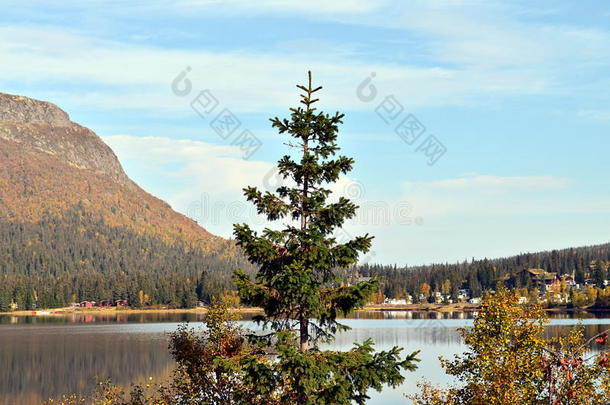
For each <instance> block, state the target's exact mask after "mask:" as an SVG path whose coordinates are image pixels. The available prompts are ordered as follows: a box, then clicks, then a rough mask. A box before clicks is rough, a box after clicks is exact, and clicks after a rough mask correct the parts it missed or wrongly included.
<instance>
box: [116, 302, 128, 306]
mask: <svg viewBox="0 0 610 405" xmlns="http://www.w3.org/2000/svg"><path fill="white" fill-rule="evenodd" d="M128 305H129V303H128V302H127V300H116V306H117V307H126V306H128Z"/></svg>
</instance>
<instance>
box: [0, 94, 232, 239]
mask: <svg viewBox="0 0 610 405" xmlns="http://www.w3.org/2000/svg"><path fill="white" fill-rule="evenodd" d="M76 205H79V206H82V207H84V208H85V209H86V210H87V211H88V212H90V213H92V214H94V215H96V216H97V217H99V218H101V219H103V220H104V221H105V222H106V223H107V224H109V225H111V226H117V227H125V228H129V229H132V230H135V231H136V232H138V233H140V234H151V235H155V236H160V237H162V238H163V239H164V240H166V241H168V242H170V243H171V242H172V241H175V240H177V239H180V240H186V241H191V242H193V243H196V244H198V245H201V246H203V247H205V249H206V250H215V248H216V247H218V246H219V245H222V244H225V241H224V240H223V239H221V238H218V237H216V236H214V235H211V234H210V233H208V232H207V231H205V230H204V229H203V228H201V227H199V226H198V225H197V224H196V223H195V222H194V221H192V220H191V219H189V218H187V217H185V216H183V215H181V214H179V213H177V212H175V211H173V210H172V209H171V207H170V206H169V205H168V204H167V203H165V202H163V201H161V200H159V199H158V198H155V197H154V196H152V195H150V194H148V193H146V192H145V191H144V190H142V189H141V188H140V187H138V186H137V184H135V183H134V182H133V181H132V180H130V179H129V177H127V175H126V174H125V172H124V171H123V169H122V167H121V164H120V163H119V161H118V159H117V157H116V155H115V154H114V152H113V151H112V150H111V149H110V147H108V145H106V144H105V143H104V142H103V141H102V140H101V139H100V138H99V137H98V136H97V135H96V134H95V133H94V132H93V131H91V130H89V129H87V128H85V127H83V126H80V125H78V124H76V123H74V122H72V121H70V119H69V117H68V114H66V113H65V112H64V111H62V110H61V109H60V108H59V107H57V106H56V105H54V104H51V103H48V102H44V101H38V100H33V99H30V98H27V97H21V96H14V95H9V94H4V93H0V220H6V219H9V220H10V219H17V220H21V221H24V220H25V221H38V220H40V219H41V218H43V217H44V216H45V215H47V214H53V215H61V214H62V212H65V211H66V210H68V209H70V208H71V207H74V206H76Z"/></svg>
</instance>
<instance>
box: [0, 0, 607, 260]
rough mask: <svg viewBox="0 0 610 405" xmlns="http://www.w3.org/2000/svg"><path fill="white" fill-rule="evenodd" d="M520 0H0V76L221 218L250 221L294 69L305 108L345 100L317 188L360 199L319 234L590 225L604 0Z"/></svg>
mask: <svg viewBox="0 0 610 405" xmlns="http://www.w3.org/2000/svg"><path fill="white" fill-rule="evenodd" d="M532 3H533V2H525V1H506V2H504V1H493V0H492V1H466V0H464V1H434V0H429V1H409V2H407V1H404V2H402V1H401V2H397V1H395V2H391V1H381V0H380V1H375V0H369V1H364V0H362V1H361V0H345V1H332V2H331V1H321V0H313V1H309V2H298V1H283V0H261V1H258V2H249V1H241V0H236V1H222V2H221V1H204V0H182V1H181V0H178V1H157V0H150V1H132V2H116V3H108V2H102V1H89V2H76V1H74V2H72V1H62V2H53V1H45V2H43V1H29V2H28V1H13V0H8V1H5V2H4V3H3V4H4V7H3V13H2V15H0V91H3V92H7V93H15V94H21V95H26V96H29V97H34V98H40V99H44V100H49V101H52V102H54V103H56V104H58V105H59V106H60V107H62V108H63V109H64V110H66V111H67V112H68V113H69V114H70V116H71V118H72V119H73V120H74V121H76V122H78V123H80V124H82V125H85V126H87V127H90V128H91V129H93V130H94V131H96V132H97V133H98V134H99V135H100V136H102V138H103V139H104V141H106V142H107V143H108V144H109V145H110V146H111V147H112V148H113V149H114V150H115V152H116V154H117V155H118V157H119V159H120V160H121V162H122V164H123V166H124V168H125V170H126V171H127V173H128V174H129V175H130V176H131V177H132V178H133V179H134V180H135V181H137V182H138V183H139V184H140V185H141V186H142V187H144V188H145V189H146V190H147V191H149V192H151V193H152V194H155V195H156V196H158V197H160V198H162V199H164V200H166V201H167V202H169V203H170V204H171V205H172V206H173V207H174V208H175V209H176V210H178V211H180V212H182V213H185V214H187V215H189V216H191V217H193V218H195V219H196V220H198V221H199V223H200V224H202V225H203V226H204V227H206V228H207V229H208V230H210V231H211V232H214V233H216V234H219V235H221V236H224V237H229V236H230V235H231V224H232V223H234V222H244V221H247V222H252V223H254V224H255V226H257V227H259V228H260V227H262V226H263V225H264V222H263V221H262V220H261V219H260V218H256V216H255V215H254V212H253V210H252V209H251V208H250V206H249V205H248V204H247V203H246V202H245V201H244V199H243V198H242V197H241V192H240V190H241V188H242V187H243V186H246V185H250V184H254V185H260V186H262V187H271V186H272V185H273V184H275V183H274V181H275V180H276V179H275V177H274V176H273V172H272V170H273V162H274V161H275V160H277V158H279V156H281V154H283V153H284V151H285V147H284V146H283V145H282V139H281V138H280V137H278V136H277V135H276V134H275V133H274V132H273V131H272V129H271V128H270V125H269V121H268V118H269V117H271V116H276V115H279V116H285V115H286V114H287V109H288V108H289V107H291V106H293V105H294V104H295V103H296V101H297V100H298V98H297V91H296V89H295V87H294V85H295V84H296V83H297V82H302V81H304V80H305V78H306V72H307V70H309V69H310V70H312V71H313V74H314V81H315V82H316V83H318V84H320V85H323V86H324V90H323V92H322V94H321V98H322V100H321V102H320V107H321V108H323V109H326V110H328V111H329V112H334V111H336V110H340V111H342V112H344V113H345V114H346V119H345V124H344V126H343V128H342V133H341V136H340V144H341V146H342V147H343V152H344V153H345V154H347V155H349V156H353V157H354V158H355V159H356V166H355V170H354V171H353V172H352V173H351V174H350V175H349V176H348V177H346V178H344V179H342V180H341V182H340V183H339V184H338V185H337V186H336V187H335V190H336V193H337V195H340V194H344V195H349V196H351V197H353V198H354V199H356V200H357V201H358V202H359V204H360V205H361V206H362V212H361V215H360V216H359V217H358V218H356V219H355V220H353V221H351V223H349V224H347V225H346V226H345V229H344V233H343V234H342V235H338V236H339V237H348V236H350V235H356V234H359V233H363V232H369V233H371V234H373V235H375V236H376V239H375V243H374V246H373V251H372V253H371V254H370V255H368V256H367V257H366V258H364V260H365V261H374V262H382V263H397V264H399V265H402V264H420V263H430V262H439V261H456V260H463V259H470V258H472V257H477V258H482V257H497V256H505V255H510V254H515V253H519V252H525V251H537V250H542V249H553V248H563V247H570V246H578V245H584V244H592V243H601V242H605V241H608V233H607V231H606V228H607V227H608V225H609V223H610V187H609V185H610V184H609V183H610V180H609V176H608V175H607V174H608V172H609V170H608V169H609V166H610V163H609V162H608V158H607V151H608V150H609V146H610V137H609V136H608V135H609V132H610V131H609V130H610V74H609V73H610V51H609V49H610V4H608V3H607V2H605V1H601V0H600V1H580V2H573V1H555V2H535V4H532ZM108 4H115V5H113V6H109V5H108ZM187 67H189V68H190V71H189V72H188V74H187V75H186V78H187V79H188V80H189V81H190V83H191V91H190V93H188V94H187V95H184V96H179V95H176V94H175V92H174V91H172V82H173V81H174V80H175V78H176V77H177V76H178V75H179V74H180V73H181V72H182V71H184V70H185V69H186V68H187ZM373 72H374V74H375V76H374V78H373V79H372V81H371V82H370V84H371V85H372V86H374V88H375V90H376V97H375V98H374V99H373V100H371V101H363V99H362V97H359V96H358V90H357V89H358V88H359V86H360V85H361V84H362V83H363V80H365V79H367V78H368V77H370V75H371V73H373ZM184 83H185V82H184V81H179V84H180V86H183V85H184ZM180 88H182V87H180ZM365 88H366V89H368V86H365ZM206 89H207V91H208V92H209V93H207V94H211V95H212V96H213V97H214V98H215V99H216V100H217V102H218V106H217V109H215V110H214V111H213V113H210V115H209V116H205V117H201V116H199V115H197V114H196V113H195V111H194V110H193V109H192V108H191V101H192V100H193V99H195V97H197V96H198V95H199V92H200V91H202V90H206ZM360 94H362V93H360ZM390 96H393V100H395V101H396V102H398V103H400V105H401V106H402V108H403V110H402V113H401V115H398V116H397V118H396V119H397V120H398V121H400V120H402V119H403V118H404V117H406V116H407V115H408V114H412V115H413V116H414V117H416V118H417V120H418V121H419V122H420V123H421V124H422V125H423V126H424V127H425V132H424V134H423V135H421V136H420V137H419V138H418V139H417V141H415V142H413V143H412V144H411V145H409V144H407V143H406V142H404V141H403V140H402V139H401V138H400V137H399V136H398V135H397V134H396V133H395V132H394V129H395V127H396V124H397V123H398V121H396V120H395V121H391V123H390V124H387V123H386V122H384V120H383V119H382V118H381V117H380V116H379V115H378V114H377V112H378V111H380V110H379V106H380V104H381V103H382V102H384V100H386V97H390ZM384 106H385V107H386V108H389V107H388V106H389V104H387V101H386V104H382V108H383V107H384ZM222 108H227V109H228V110H230V111H231V112H232V113H233V114H234V116H235V117H237V119H238V120H239V121H240V123H241V126H240V128H239V130H238V131H237V132H236V133H235V134H233V135H231V136H229V137H227V138H226V139H223V138H222V137H220V136H219V135H218V134H217V133H216V132H215V131H214V130H213V129H212V127H211V126H210V124H211V121H212V120H213V118H214V116H216V115H217V113H218V112H219V111H220V110H221V109H222ZM386 118H387V116H386ZM244 129H248V130H249V131H251V134H253V135H254V136H255V137H256V138H257V139H259V140H260V142H261V146H260V148H259V149H258V150H256V151H254V152H253V154H252V155H251V156H250V157H249V158H247V159H244V151H246V152H252V149H250V150H244V149H243V148H240V147H239V146H235V145H231V144H232V142H234V141H235V137H236V136H237V135H238V133H240V132H241V131H242V130H244ZM430 135H433V136H434V137H435V139H436V140H437V141H438V142H440V144H442V148H443V149H445V150H446V152H445V153H444V154H443V155H442V156H440V158H439V159H438V160H437V161H436V162H435V163H434V164H432V165H430V164H428V163H429V159H428V157H427V156H425V155H424V153H423V152H422V150H421V148H420V150H418V146H420V145H421V144H422V143H423V142H425V141H426V140H428V139H429V138H428V136H430Z"/></svg>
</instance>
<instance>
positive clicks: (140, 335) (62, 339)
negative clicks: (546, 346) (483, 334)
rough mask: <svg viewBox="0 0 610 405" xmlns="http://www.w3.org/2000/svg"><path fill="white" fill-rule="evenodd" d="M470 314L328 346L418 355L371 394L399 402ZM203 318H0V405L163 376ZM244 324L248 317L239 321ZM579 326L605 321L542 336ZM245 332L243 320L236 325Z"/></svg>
mask: <svg viewBox="0 0 610 405" xmlns="http://www.w3.org/2000/svg"><path fill="white" fill-rule="evenodd" d="M472 316H473V314H472V313H457V312H456V313H451V312H446V313H427V312H410V313H406V312H393V311H387V312H372V313H370V312H369V313H367V312H360V313H358V314H356V315H355V316H354V317H353V318H350V319H345V320H343V322H344V323H345V324H347V325H349V326H351V327H352V328H353V329H352V330H351V331H348V332H345V333H342V334H340V335H338V337H337V339H336V341H335V342H334V343H333V344H332V345H330V347H332V348H336V349H347V348H349V347H352V345H353V343H354V342H362V341H363V340H365V339H367V338H372V339H373V340H374V341H375V342H376V347H377V348H380V349H387V348H390V347H392V346H394V345H398V346H401V347H404V348H405V352H411V351H414V350H419V349H421V350H422V352H421V355H420V358H421V359H422V362H421V363H420V364H419V366H420V367H419V369H418V370H417V372H415V373H409V374H408V379H407V382H406V383H405V384H404V385H403V386H401V387H400V388H398V389H396V390H386V391H384V392H383V393H382V394H374V395H373V400H372V401H371V402H370V404H372V405H376V404H384V405H391V404H405V403H407V401H406V400H405V399H404V396H403V394H404V393H405V392H414V391H415V389H416V387H415V385H416V382H417V380H418V379H419V378H421V377H423V376H425V377H426V378H428V379H429V380H432V381H433V382H436V383H439V384H447V383H449V382H451V381H450V379H449V378H448V377H447V376H445V375H444V374H443V373H442V371H441V370H440V367H439V363H438V356H441V355H442V356H445V357H451V356H453V354H456V353H461V352H463V351H464V349H465V347H464V346H463V344H462V341H461V339H460V337H459V334H458V332H457V328H458V327H467V326H469V325H472ZM202 317H203V315H202V314H196V313H187V314H177V313H171V314H153V313H139V314H117V315H112V316H108V315H83V314H75V315H71V316H45V317H32V316H30V317H14V316H0V404H2V405H5V404H6V405H13V404H23V405H32V404H39V403H40V402H41V401H43V400H44V399H46V398H48V397H56V396H59V395H61V394H63V393H71V392H76V393H83V394H85V393H88V392H90V391H91V390H92V389H93V387H94V385H95V382H96V381H98V380H100V379H104V378H111V379H112V380H113V381H114V382H116V383H118V384H124V385H128V384H129V383H130V382H132V381H134V380H138V379H140V380H143V379H145V378H147V377H150V376H152V377H163V376H167V375H168V374H169V373H170V371H171V369H172V368H173V361H172V359H171V357H170V356H169V354H168V351H167V333H168V332H170V331H172V330H175V329H176V327H177V326H178V325H179V324H180V323H182V322H185V321H189V322H192V323H193V325H196V326H200V325H201V324H200V323H199V322H201V320H202ZM245 318H246V319H247V318H248V316H246V317H245ZM579 322H582V323H583V324H584V327H585V333H586V335H587V336H593V335H595V334H597V333H599V332H601V331H603V330H605V329H607V328H608V327H610V319H607V318H597V317H595V316H594V315H591V314H588V315H586V316H585V317H583V319H582V321H581V320H578V319H575V318H574V316H573V315H570V314H560V315H555V316H554V318H553V321H552V324H551V325H550V326H549V327H548V328H547V330H546V333H547V335H548V336H557V335H560V334H565V333H566V332H567V331H568V330H569V328H570V327H572V326H573V325H576V324H578V323H579ZM244 324H245V325H248V326H251V325H252V324H251V322H248V321H247V320H246V322H245V323H244Z"/></svg>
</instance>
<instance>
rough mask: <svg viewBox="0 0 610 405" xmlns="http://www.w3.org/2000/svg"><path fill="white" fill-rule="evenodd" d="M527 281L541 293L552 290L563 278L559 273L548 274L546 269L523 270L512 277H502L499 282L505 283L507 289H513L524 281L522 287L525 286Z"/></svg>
mask: <svg viewBox="0 0 610 405" xmlns="http://www.w3.org/2000/svg"><path fill="white" fill-rule="evenodd" d="M527 279H529V281H530V282H531V285H532V287H535V288H537V289H539V290H540V291H546V290H550V289H551V288H552V287H553V286H554V285H557V284H560V283H561V277H559V276H558V275H557V273H555V272H548V271H546V270H544V269H523V270H521V271H519V272H517V273H515V274H513V275H512V276H509V275H506V276H504V277H501V278H500V279H499V280H500V281H502V282H504V284H505V285H506V286H507V287H509V288H513V287H515V285H517V283H518V281H519V280H522V281H521V285H524V282H523V280H527Z"/></svg>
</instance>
